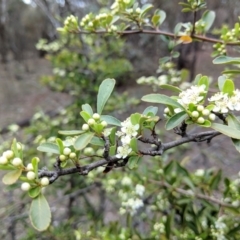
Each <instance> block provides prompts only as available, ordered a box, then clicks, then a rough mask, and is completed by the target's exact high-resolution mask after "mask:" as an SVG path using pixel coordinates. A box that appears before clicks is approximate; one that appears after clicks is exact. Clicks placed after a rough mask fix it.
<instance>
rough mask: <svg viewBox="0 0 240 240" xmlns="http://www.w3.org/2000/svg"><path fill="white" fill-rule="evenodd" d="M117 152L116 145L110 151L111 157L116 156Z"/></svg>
mask: <svg viewBox="0 0 240 240" xmlns="http://www.w3.org/2000/svg"><path fill="white" fill-rule="evenodd" d="M116 150H117V146H116V145H114V146H111V147H110V149H109V155H110V156H114V155H115V154H116Z"/></svg>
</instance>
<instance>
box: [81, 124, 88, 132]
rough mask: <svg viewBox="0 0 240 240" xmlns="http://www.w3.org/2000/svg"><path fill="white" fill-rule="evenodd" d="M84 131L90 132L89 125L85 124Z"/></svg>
mask: <svg viewBox="0 0 240 240" xmlns="http://www.w3.org/2000/svg"><path fill="white" fill-rule="evenodd" d="M82 130H83V131H87V130H89V126H88V124H86V123H84V124H83V125H82Z"/></svg>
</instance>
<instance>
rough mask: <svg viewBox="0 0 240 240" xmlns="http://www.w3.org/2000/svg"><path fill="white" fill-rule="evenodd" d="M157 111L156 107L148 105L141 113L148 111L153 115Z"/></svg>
mask: <svg viewBox="0 0 240 240" xmlns="http://www.w3.org/2000/svg"><path fill="white" fill-rule="evenodd" d="M157 112H158V107H153V106H149V107H147V108H145V110H144V111H143V113H142V115H148V114H149V113H152V114H153V115H154V116H155V115H156V114H157Z"/></svg>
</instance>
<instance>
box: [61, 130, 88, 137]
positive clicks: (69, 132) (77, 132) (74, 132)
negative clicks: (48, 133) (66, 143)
mask: <svg viewBox="0 0 240 240" xmlns="http://www.w3.org/2000/svg"><path fill="white" fill-rule="evenodd" d="M84 132H85V131H83V130H64V131H62V130H61V131H58V133H59V134H62V135H67V136H75V135H80V134H82V133H84Z"/></svg>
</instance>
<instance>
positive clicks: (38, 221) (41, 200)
mask: <svg viewBox="0 0 240 240" xmlns="http://www.w3.org/2000/svg"><path fill="white" fill-rule="evenodd" d="M29 217H30V221H31V223H32V225H33V227H34V228H35V229H36V230H38V231H44V230H46V229H47V228H48V227H49V225H50V223H51V210H50V207H49V205H48V202H47V200H46V198H45V197H44V195H43V194H39V195H38V196H37V197H36V198H34V199H33V201H32V203H31V207H30V212H29Z"/></svg>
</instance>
